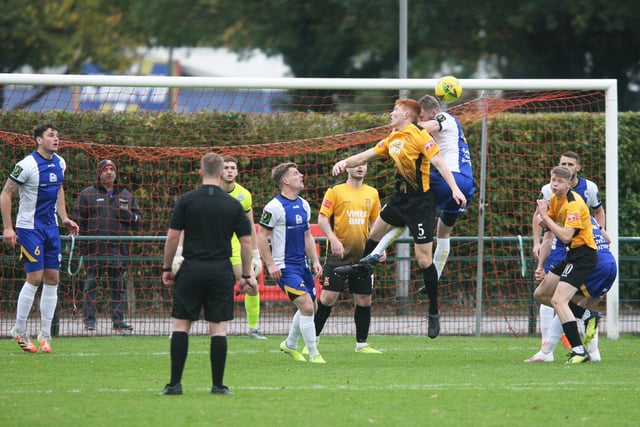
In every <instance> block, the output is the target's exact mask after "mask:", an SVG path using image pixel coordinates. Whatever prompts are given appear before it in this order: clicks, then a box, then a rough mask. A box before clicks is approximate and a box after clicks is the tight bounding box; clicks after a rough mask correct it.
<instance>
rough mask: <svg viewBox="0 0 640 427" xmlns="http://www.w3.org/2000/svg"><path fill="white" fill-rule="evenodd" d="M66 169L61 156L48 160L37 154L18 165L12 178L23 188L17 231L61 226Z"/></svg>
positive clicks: (20, 189) (34, 153)
mask: <svg viewBox="0 0 640 427" xmlns="http://www.w3.org/2000/svg"><path fill="white" fill-rule="evenodd" d="M66 168H67V164H66V163H65V161H64V159H63V158H62V157H60V156H58V155H57V154H55V153H53V157H52V158H51V160H48V159H45V158H44V157H42V156H41V155H40V154H39V153H38V152H36V151H34V152H33V153H31V154H29V155H28V156H27V157H25V158H24V159H22V160H21V161H19V162H18V163H17V164H16V166H15V167H14V169H13V172H11V175H9V179H11V180H13V181H14V182H16V183H17V184H18V185H20V187H19V189H18V194H19V196H20V205H19V208H18V216H17V218H16V228H25V229H30V230H33V229H38V228H46V227H51V226H57V225H58V220H57V217H56V203H57V201H58V190H59V189H60V187H61V186H62V182H63V181H64V172H65V170H66Z"/></svg>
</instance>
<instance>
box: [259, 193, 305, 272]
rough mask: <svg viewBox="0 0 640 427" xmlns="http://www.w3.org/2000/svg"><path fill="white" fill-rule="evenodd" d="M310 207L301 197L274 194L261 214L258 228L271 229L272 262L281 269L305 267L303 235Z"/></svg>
mask: <svg viewBox="0 0 640 427" xmlns="http://www.w3.org/2000/svg"><path fill="white" fill-rule="evenodd" d="M310 218H311V207H310V206H309V203H308V202H307V201H306V200H304V199H303V198H302V197H296V199H295V200H289V199H287V198H286V197H284V196H282V195H281V194H278V195H276V196H275V197H274V198H273V199H271V201H270V202H269V203H267V205H266V206H265V207H264V210H263V211H262V216H261V217H260V225H261V226H263V227H265V228H267V229H269V230H271V232H272V235H271V253H272V256H273V262H274V263H275V264H276V265H277V266H278V268H280V269H281V270H282V269H284V268H286V267H289V266H296V265H297V266H307V257H306V253H305V233H306V232H307V230H309V228H310V227H309V220H310Z"/></svg>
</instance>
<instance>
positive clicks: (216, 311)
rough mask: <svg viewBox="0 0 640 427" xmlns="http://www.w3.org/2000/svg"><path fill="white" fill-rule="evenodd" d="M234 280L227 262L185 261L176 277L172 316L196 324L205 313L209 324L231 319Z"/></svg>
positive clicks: (231, 269) (229, 262)
mask: <svg viewBox="0 0 640 427" xmlns="http://www.w3.org/2000/svg"><path fill="white" fill-rule="evenodd" d="M235 281H236V280H235V276H234V274H233V267H232V266H231V261H230V260H229V259H225V260H206V261H205V260H189V259H185V260H184V262H183V263H182V267H180V271H179V272H178V275H177V276H176V284H175V287H174V289H173V309H172V311H171V316H173V317H175V318H176V319H187V320H193V321H195V320H198V319H199V318H200V313H201V312H202V310H204V318H205V320H206V321H208V322H216V323H217V322H225V321H229V320H232V319H233V290H234V285H235Z"/></svg>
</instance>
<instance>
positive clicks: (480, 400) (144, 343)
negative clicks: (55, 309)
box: [0, 336, 640, 427]
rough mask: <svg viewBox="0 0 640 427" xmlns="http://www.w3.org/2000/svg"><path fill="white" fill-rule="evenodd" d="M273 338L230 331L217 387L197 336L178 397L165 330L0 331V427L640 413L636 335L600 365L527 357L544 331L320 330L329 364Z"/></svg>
mask: <svg viewBox="0 0 640 427" xmlns="http://www.w3.org/2000/svg"><path fill="white" fill-rule="evenodd" d="M283 338H284V337H276V336H272V337H270V338H269V340H267V341H254V340H250V339H248V338H245V337H230V338H229V356H228V359H227V369H226V375H225V383H226V385H228V386H229V387H230V388H231V390H232V391H233V392H234V396H214V395H212V394H211V393H210V388H211V373H210V370H209V356H208V351H209V339H208V337H191V338H190V342H189V345H190V354H189V357H188V359H187V365H186V368H185V373H184V377H183V381H182V384H183V388H184V394H183V395H182V396H161V397H160V396H157V393H158V392H159V391H160V390H162V388H163V387H164V384H165V383H166V382H167V381H168V379H169V354H168V351H169V339H168V338H167V337H101V338H59V339H54V341H53V343H52V345H53V350H54V352H53V353H51V354H43V353H37V354H26V353H23V352H22V351H20V350H19V348H18V346H17V345H16V343H15V342H13V341H12V340H8V339H7V340H0V369H1V372H2V373H1V375H2V382H1V385H0V426H31V427H33V426H45V425H46V426H67V427H68V426H218V425H219V426H256V427H258V426H276V425H278V426H303V425H305V426H332V427H338V426H375V425H377V426H414V425H415V426H418V425H420V426H423V425H425V426H426V425H429V426H519V425H531V426H543V425H544V426H555V425H562V426H585V425H592V426H599V425H611V426H626V425H628V426H631V425H634V426H635V425H638V422H639V421H638V420H640V404H639V397H640V368H639V366H638V360H639V357H638V356H639V353H640V339H639V338H637V337H632V336H622V337H621V338H620V339H619V340H606V339H601V342H600V349H601V354H602V359H603V360H602V362H600V363H590V364H584V365H572V366H568V365H565V363H564V362H565V359H566V358H565V353H566V351H565V350H564V349H563V348H558V349H556V353H555V356H556V362H554V363H534V364H526V363H522V360H523V359H525V358H527V357H529V356H531V355H532V354H533V353H534V352H535V351H536V350H537V348H538V346H539V340H538V339H537V338H513V337H503V336H500V337H482V338H474V337H448V336H442V337H438V338H437V339H435V340H430V339H428V338H426V337H408V336H372V337H370V339H369V342H370V343H371V344H372V345H374V346H375V347H377V348H380V349H382V350H384V353H383V354H379V355H369V354H357V353H355V352H354V338H353V337H333V336H329V337H323V338H322V340H321V342H320V346H319V348H320V351H321V352H322V355H323V356H324V358H325V359H326V360H327V364H326V365H311V364H309V363H301V362H293V360H292V359H291V358H290V357H289V356H287V355H285V354H283V353H281V352H280V351H279V350H278V345H279V343H280V341H281V340H282V339H283Z"/></svg>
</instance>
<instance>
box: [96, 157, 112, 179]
mask: <svg viewBox="0 0 640 427" xmlns="http://www.w3.org/2000/svg"><path fill="white" fill-rule="evenodd" d="M107 166H111V167H112V168H113V170H116V164H115V163H114V162H113V160H110V159H104V160H100V161H99V162H98V179H99V178H100V175H102V171H104V168H106V167H107Z"/></svg>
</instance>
